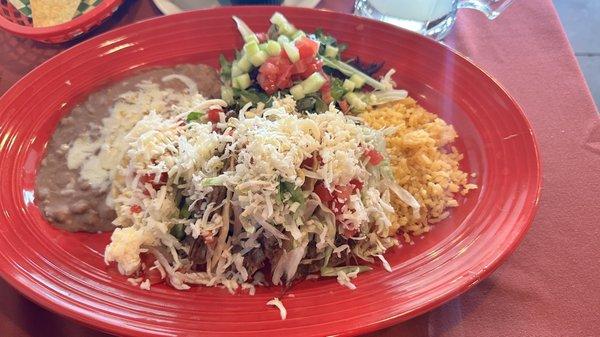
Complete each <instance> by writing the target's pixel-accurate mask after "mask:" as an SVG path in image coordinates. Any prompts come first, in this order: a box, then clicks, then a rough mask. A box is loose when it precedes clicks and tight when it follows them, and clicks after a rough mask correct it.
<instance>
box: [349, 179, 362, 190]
mask: <svg viewBox="0 0 600 337" xmlns="http://www.w3.org/2000/svg"><path fill="white" fill-rule="evenodd" d="M350 185H352V186H354V189H355V190H357V191H360V190H362V188H363V183H362V181H360V180H358V179H356V178H354V179H352V180H350Z"/></svg>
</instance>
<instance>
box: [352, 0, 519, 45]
mask: <svg viewBox="0 0 600 337" xmlns="http://www.w3.org/2000/svg"><path fill="white" fill-rule="evenodd" d="M512 2H513V0H356V1H355V3H354V14H356V15H360V16H364V17H367V18H371V19H376V20H380V21H385V22H388V23H391V24H393V25H396V26H398V27H402V28H405V29H408V30H412V31H414V32H417V33H420V34H422V35H425V36H429V37H431V38H434V39H436V40H441V39H443V38H444V37H445V36H446V35H447V34H448V32H450V29H452V26H453V25H454V22H455V21H456V10H457V9H459V8H471V9H476V10H478V11H481V12H483V13H484V14H485V15H486V16H487V17H488V18H489V19H490V20H493V19H495V18H496V17H498V15H500V13H502V12H503V11H504V10H505V9H506V8H507V7H508V6H509V5H510V4H511V3H512Z"/></svg>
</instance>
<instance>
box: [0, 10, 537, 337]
mask: <svg viewBox="0 0 600 337" xmlns="http://www.w3.org/2000/svg"><path fill="white" fill-rule="evenodd" d="M277 9H278V10H280V11H282V12H284V14H285V15H286V16H287V17H288V18H289V19H290V20H291V21H292V22H293V23H295V24H296V25H297V26H299V27H301V28H303V29H305V30H307V31H312V30H314V29H315V28H317V27H322V28H324V29H325V30H326V31H328V32H330V33H332V34H333V35H334V36H336V37H337V38H339V39H340V40H341V41H344V42H349V43H350V48H349V51H348V52H347V54H348V55H349V56H350V55H358V56H360V57H361V58H363V59H365V60H373V61H381V60H383V61H385V63H386V67H393V68H395V69H396V70H397V73H396V76H395V80H396V82H397V83H398V86H399V87H400V88H406V89H408V91H409V92H410V94H411V96H412V97H414V98H416V99H417V100H418V101H419V102H420V103H421V104H422V105H424V106H425V107H426V108H428V109H429V110H431V111H434V112H437V113H439V114H440V115H441V116H442V117H443V118H444V119H445V120H446V121H448V122H450V123H452V124H453V125H454V126H455V128H456V129H457V131H458V133H459V135H460V139H459V140H458V142H457V146H458V147H459V149H460V150H461V151H462V152H463V153H464V154H465V159H464V160H463V163H462V164H463V169H465V170H468V171H472V172H476V173H477V178H475V183H477V184H478V185H479V186H480V188H479V189H478V190H476V191H473V192H471V193H470V194H469V195H468V197H467V198H465V199H464V200H462V204H461V205H460V206H459V207H458V208H456V209H455V210H454V212H453V213H452V216H451V217H450V218H449V219H448V220H447V221H445V222H444V223H440V224H438V225H437V226H436V227H435V229H434V230H433V231H432V232H431V233H429V234H427V235H426V236H425V237H423V238H421V239H417V240H416V243H415V244H414V245H405V246H404V247H401V248H398V249H395V250H394V251H393V252H390V253H389V254H388V255H387V256H388V259H389V261H390V263H391V265H392V268H393V272H392V273H388V272H386V271H384V270H383V269H382V268H380V267H377V268H375V270H374V271H372V272H369V273H366V274H364V275H361V276H360V277H359V278H358V279H357V281H356V284H357V286H358V289H356V290H354V291H351V290H349V289H346V288H344V287H341V286H339V285H338V284H337V282H336V281H335V280H319V281H305V282H303V283H301V284H299V285H297V286H295V287H294V288H292V290H291V292H290V293H291V294H293V297H292V296H285V297H284V299H283V301H284V303H285V305H286V307H287V309H288V319H287V320H285V321H281V320H280V319H279V313H278V311H277V310H276V309H274V308H271V307H267V306H266V305H265V302H267V301H268V300H269V299H271V298H273V297H275V296H280V295H281V290H280V289H279V288H276V287H274V288H265V289H259V290H258V291H257V294H256V296H249V295H245V294H237V295H234V296H232V295H229V294H228V293H227V292H226V291H225V290H222V289H215V288H194V289H193V290H191V291H187V292H178V291H175V290H173V289H170V288H167V287H164V286H156V287H153V288H152V291H151V292H147V291H143V290H140V289H137V288H135V287H133V286H130V285H129V284H128V283H127V282H125V278H124V277H121V276H119V275H115V273H114V272H110V271H108V270H107V268H106V266H105V265H104V263H103V260H102V252H103V249H104V246H105V245H106V244H107V242H108V235H90V234H71V233H65V232H62V231H59V230H56V229H54V228H53V227H51V226H50V225H49V224H48V223H47V222H46V221H44V219H43V218H42V216H41V214H40V211H39V210H38V208H37V207H36V206H35V204H34V203H33V189H34V178H35V174H36V169H37V167H38V165H39V163H40V160H41V158H42V155H43V152H44V148H45V145H46V143H47V141H48V139H49V138H50V136H51V134H52V131H53V129H54V127H55V126H56V124H57V122H58V120H59V119H60V118H61V116H62V115H64V114H65V113H66V112H68V111H69V109H70V107H71V106H72V105H73V104H74V103H75V102H77V101H78V100H79V99H81V98H82V97H83V95H85V94H86V93H89V92H90V91H92V90H93V89H95V88H97V87H98V86H100V85H103V84H106V83H108V82H110V81H113V80H115V79H117V78H121V77H123V76H126V74H127V73H129V72H131V70H133V69H137V68H142V67H149V66H155V65H173V64H176V63H183V62H205V63H209V64H211V65H215V66H216V65H217V57H218V55H219V54H221V53H225V54H227V55H228V56H231V55H232V54H233V48H240V46H241V45H242V40H241V38H240V37H239V35H238V33H237V31H236V30H235V27H234V24H233V21H232V20H231V15H232V14H236V15H239V16H240V17H242V18H243V19H244V20H246V22H247V23H248V24H249V25H250V26H251V27H253V28H254V29H255V30H257V31H259V30H261V29H266V28H267V25H268V18H269V16H270V15H271V13H272V12H273V10H274V9H273V8H268V7H253V8H243V9H240V8H219V9H212V10H205V11H196V12H189V13H184V14H180V15H173V16H168V17H161V18H157V19H152V20H148V21H144V22H140V23H137V24H134V25H131V26H128V27H124V28H122V29H117V30H114V31H111V32H109V33H107V34H103V35H101V36H98V37H96V38H93V39H91V40H89V41H86V42H83V43H81V44H79V45H78V46H76V47H74V48H72V49H69V50H68V51H66V52H64V53H62V54H60V55H58V56H56V57H54V58H52V59H51V60H49V61H48V62H46V63H44V64H42V65H41V66H40V67H38V68H37V69H35V70H34V71H32V72H31V73H30V74H29V75H27V76H26V77H25V78H23V79H22V80H21V81H19V82H18V83H17V84H16V85H15V86H14V87H13V88H12V89H11V90H9V91H8V92H7V93H6V95H4V96H3V97H2V98H1V99H0V111H1V112H2V113H1V115H0V132H1V134H0V172H1V174H2V178H1V180H0V184H1V189H0V192H1V193H0V209H1V210H2V212H1V213H0V224H1V226H0V246H1V247H2V248H1V249H0V274H1V275H2V277H3V278H4V279H5V280H6V281H8V282H9V283H10V284H11V285H13V286H14V287H15V288H17V289H18V290H19V291H21V292H22V293H23V294H25V295H26V296H27V297H29V298H31V299H33V300H34V301H36V302H37V303H39V304H41V305H43V306H45V307H47V308H49V309H51V310H54V311H56V312H58V313H61V314H64V315H67V316H69V317H72V318H75V319H77V320H79V321H82V322H84V323H87V324H89V325H93V326H95V327H98V328H100V329H105V330H108V331H111V332H113V333H120V334H136V333H138V334H139V333H141V332H143V333H146V334H173V333H179V334H192V333H196V334H197V333H210V334H217V335H243V334H250V333H251V334H253V335H255V334H258V333H260V334H261V335H266V336H287V335H290V336H299V335H302V336H306V335H315V334H318V335H331V334H357V333H363V332H367V331H371V330H375V329H378V328H382V327H385V326H388V325H392V324H394V323H398V322H400V321H403V320H406V319H409V318H411V317H414V316H416V315H419V314H421V313H424V312H425V311H427V310H430V309H432V308H434V307H436V306H438V305H440V304H442V303H444V302H445V301H448V300H449V299H451V298H453V297H455V296H457V295H458V294H460V293H462V292H464V291H466V290H468V289H469V288H470V287H472V286H473V285H475V284H476V283H477V282H479V281H480V280H481V279H483V278H485V277H486V276H488V275H489V274H490V273H491V272H492V271H493V270H494V269H495V268H497V267H498V265H499V264H500V263H501V262H502V261H503V260H504V259H505V258H506V257H507V256H508V255H509V254H510V253H511V252H512V251H513V250H514V249H515V247H516V246H517V244H518V243H519V241H520V240H521V239H522V238H523V236H524V235H525V232H526V231H527V228H528V226H529V224H530V223H531V221H532V219H533V216H534V213H535V210H536V208H537V204H538V197H539V191H540V164H539V158H538V151H537V145H536V142H535V139H534V136H533V132H532V130H531V127H530V126H529V123H528V121H527V119H526V118H525V116H524V115H523V112H522V111H521V109H520V108H519V106H518V105H517V103H516V102H515V101H514V100H513V99H512V98H511V97H510V96H509V95H508V94H507V93H506V92H505V91H504V90H503V89H502V88H501V87H500V86H499V85H498V83H496V82H495V81H494V80H493V79H491V78H490V77H489V76H488V75H486V74H485V73H484V72H483V71H482V70H480V69H479V68H477V67H476V66H474V65H473V64H472V63H470V62H469V61H467V60H466V59H464V58H462V57H461V56H459V55H457V54H456V53H454V52H453V51H451V50H449V49H447V48H445V47H444V46H442V45H441V44H438V43H436V42H434V41H432V40H428V39H426V38H423V37H421V36H419V35H417V34H413V33H410V32H407V31H403V30H399V29H396V28H394V27H392V26H389V25H387V24H383V23H379V22H374V21H369V20H365V19H361V18H358V17H353V16H350V15H344V14H339V13H333V12H326V11H317V10H309V9H297V8H277ZM68 81H70V85H67V84H66V82H67V83H68Z"/></svg>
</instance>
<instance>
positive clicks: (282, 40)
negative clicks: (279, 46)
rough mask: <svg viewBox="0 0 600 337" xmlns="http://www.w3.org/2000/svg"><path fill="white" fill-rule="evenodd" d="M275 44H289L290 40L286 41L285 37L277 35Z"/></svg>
mask: <svg viewBox="0 0 600 337" xmlns="http://www.w3.org/2000/svg"><path fill="white" fill-rule="evenodd" d="M277 42H279V43H284V42H290V39H288V37H287V36H285V35H279V37H278V38H277Z"/></svg>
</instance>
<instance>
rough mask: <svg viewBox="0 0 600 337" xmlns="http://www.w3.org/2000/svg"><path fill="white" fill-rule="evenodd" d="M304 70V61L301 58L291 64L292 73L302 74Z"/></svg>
mask: <svg viewBox="0 0 600 337" xmlns="http://www.w3.org/2000/svg"><path fill="white" fill-rule="evenodd" d="M305 71H306V63H305V62H302V60H300V61H298V62H296V63H294V64H293V66H292V73H293V74H302V73H304V72H305Z"/></svg>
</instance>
